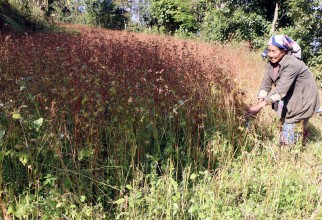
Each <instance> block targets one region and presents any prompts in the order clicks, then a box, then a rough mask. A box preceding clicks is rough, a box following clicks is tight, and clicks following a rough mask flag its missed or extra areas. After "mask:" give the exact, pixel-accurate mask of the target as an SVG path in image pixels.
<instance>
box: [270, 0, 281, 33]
mask: <svg viewBox="0 0 322 220" xmlns="http://www.w3.org/2000/svg"><path fill="white" fill-rule="evenodd" d="M278 7H279V6H278V0H276V4H275V12H274V18H273V22H272V27H271V30H270V32H269V34H270V36H272V35H273V33H274V32H275V27H276V22H277V19H278V9H279V8H278Z"/></svg>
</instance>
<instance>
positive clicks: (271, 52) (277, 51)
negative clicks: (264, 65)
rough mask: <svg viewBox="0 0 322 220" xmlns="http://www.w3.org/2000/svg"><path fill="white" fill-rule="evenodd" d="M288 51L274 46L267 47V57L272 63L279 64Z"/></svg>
mask: <svg viewBox="0 0 322 220" xmlns="http://www.w3.org/2000/svg"><path fill="white" fill-rule="evenodd" d="M286 52H287V50H285V49H282V48H279V47H277V46H274V45H268V46H267V56H268V58H269V60H270V61H271V63H278V62H280V61H281V60H282V58H283V57H284V55H285V54H286Z"/></svg>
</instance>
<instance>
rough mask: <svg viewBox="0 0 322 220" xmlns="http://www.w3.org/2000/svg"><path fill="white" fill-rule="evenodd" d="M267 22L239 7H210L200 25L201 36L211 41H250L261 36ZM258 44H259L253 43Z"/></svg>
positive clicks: (266, 27)
mask: <svg viewBox="0 0 322 220" xmlns="http://www.w3.org/2000/svg"><path fill="white" fill-rule="evenodd" d="M268 27H269V22H268V21H266V20H265V19H264V18H263V17H262V16H260V15H258V14H255V13H245V12H244V11H242V10H241V9H237V10H230V9H229V8H224V9H216V8H214V9H212V10H211V11H209V12H207V14H206V17H205V21H204V23H203V25H202V32H201V33H202V37H203V38H205V39H207V40H211V41H221V42H223V41H227V40H238V41H251V42H254V41H255V40H256V39H258V38H260V37H263V36H264V34H265V31H266V30H267V29H268ZM255 46H259V45H255Z"/></svg>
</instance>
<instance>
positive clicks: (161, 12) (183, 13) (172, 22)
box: [149, 0, 199, 34]
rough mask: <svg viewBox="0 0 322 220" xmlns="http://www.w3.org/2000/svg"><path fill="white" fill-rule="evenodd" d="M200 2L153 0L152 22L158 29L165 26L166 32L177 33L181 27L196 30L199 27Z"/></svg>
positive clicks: (151, 4)
mask: <svg viewBox="0 0 322 220" xmlns="http://www.w3.org/2000/svg"><path fill="white" fill-rule="evenodd" d="M197 8H198V3H197V2H193V1H186V0H151V1H150V7H149V9H150V13H151V14H150V23H153V24H156V25H157V26H158V29H159V28H160V27H164V29H165V31H166V33H171V34H173V33H175V32H176V31H177V30H179V29H183V30H186V31H189V32H196V31H197V30H198V29H199V23H198V11H197V10H195V9H197Z"/></svg>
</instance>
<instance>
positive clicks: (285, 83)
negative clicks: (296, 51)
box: [258, 54, 320, 123]
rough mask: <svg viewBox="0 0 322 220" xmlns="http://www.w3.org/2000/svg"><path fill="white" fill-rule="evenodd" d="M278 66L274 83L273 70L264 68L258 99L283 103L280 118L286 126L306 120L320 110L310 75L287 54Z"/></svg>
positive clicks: (269, 67)
mask: <svg viewBox="0 0 322 220" xmlns="http://www.w3.org/2000/svg"><path fill="white" fill-rule="evenodd" d="M278 65H279V70H278V76H277V77H276V79H274V71H273V66H272V64H271V63H268V64H267V69H266V73H265V75H264V78H263V81H262V84H261V87H260V92H259V95H258V97H259V98H265V100H266V101H267V102H268V103H274V102H276V101H279V100H283V101H284V107H283V110H282V118H284V119H285V122H286V123H294V122H298V121H300V120H302V119H306V118H310V117H311V116H313V114H314V113H315V112H316V111H317V110H318V109H319V107H320V99H319V93H318V88H317V86H316V84H315V81H314V78H313V75H312V73H311V72H310V70H309V69H308V67H307V66H306V65H305V64H304V62H303V61H302V60H299V59H298V58H296V57H295V56H293V55H290V54H285V56H284V57H283V58H282V60H281V61H280V62H279V64H278ZM273 85H275V88H274V89H273V90H272V86H273Z"/></svg>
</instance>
